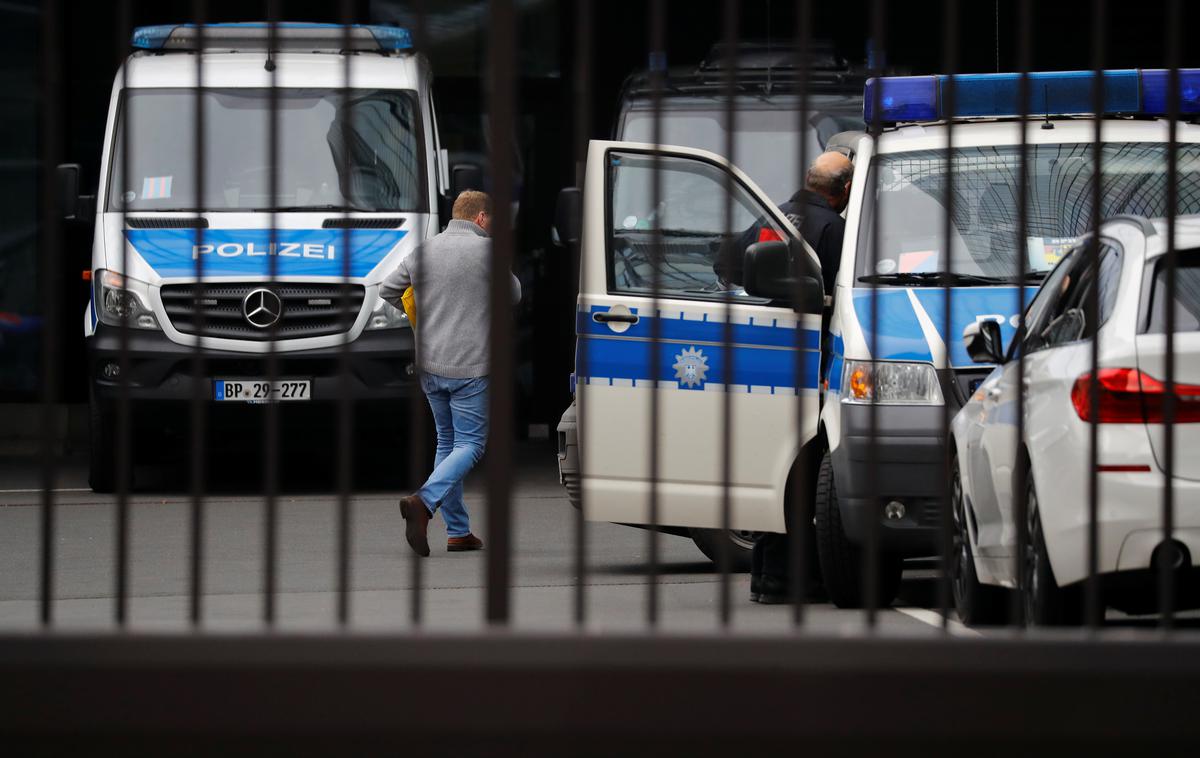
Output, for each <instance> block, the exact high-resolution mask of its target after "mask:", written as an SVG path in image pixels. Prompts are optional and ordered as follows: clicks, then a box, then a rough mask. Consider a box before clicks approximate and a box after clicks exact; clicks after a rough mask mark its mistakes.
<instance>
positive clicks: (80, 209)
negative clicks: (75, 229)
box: [57, 163, 96, 223]
mask: <svg viewBox="0 0 1200 758" xmlns="http://www.w3.org/2000/svg"><path fill="white" fill-rule="evenodd" d="M57 173H58V207H59V210H60V212H61V213H62V217H63V219H65V220H67V221H79V222H81V223H91V222H92V221H95V220H96V215H95V207H94V203H95V202H96V196H95V195H80V194H79V185H80V180H79V177H80V173H81V169H80V166H79V164H78V163H62V164H59V166H58V171H57Z"/></svg>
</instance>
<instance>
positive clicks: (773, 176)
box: [617, 94, 865, 205]
mask: <svg viewBox="0 0 1200 758" xmlns="http://www.w3.org/2000/svg"><path fill="white" fill-rule="evenodd" d="M734 106H735V108H736V109H737V114H736V116H735V118H734V143H733V159H732V160H733V162H734V163H735V164H737V166H738V168H740V169H742V170H743V171H745V172H746V175H747V176H749V177H750V178H752V179H753V180H754V183H755V184H757V185H758V186H759V187H760V188H762V191H763V192H765V193H766V194H767V196H768V197H769V198H771V201H772V202H774V203H775V204H777V205H779V204H782V203H784V202H787V200H788V199H789V198H790V197H791V196H792V195H794V194H795V193H796V191H797V190H799V189H800V187H799V186H798V185H799V183H800V141H799V140H798V139H796V133H797V129H796V127H797V125H798V124H799V123H800V104H799V101H798V100H797V99H796V98H795V97H775V98H772V99H770V100H767V99H766V98H762V97H741V98H737V99H736V100H735V102H734ZM661 116H662V123H661V129H662V138H661V141H660V144H663V145H680V146H683V147H695V148H699V149H701V150H708V151H709V152H713V153H716V154H718V155H725V151H726V150H727V149H728V147H727V144H726V143H727V139H728V138H727V135H728V130H727V129H726V128H725V101H724V100H722V99H719V98H696V99H691V98H678V97H676V98H667V99H665V100H664V102H663V110H662V114H661ZM864 128H865V126H864V124H863V120H862V95H861V94H858V95H853V96H851V95H813V96H811V97H810V98H809V103H808V110H807V127H806V128H805V129H804V139H805V154H806V155H807V156H808V160H809V161H811V160H812V159H813V158H816V157H817V156H818V155H820V154H821V153H822V152H824V150H825V144H826V143H827V142H828V141H829V138H830V137H832V136H833V135H835V134H837V133H839V132H844V131H853V130H861V129H864ZM617 139H619V140H623V141H627V142H648V143H653V142H654V111H653V110H652V109H651V108H650V107H649V104H648V103H644V102H641V101H638V102H637V104H636V107H635V108H631V109H630V110H629V111H628V112H627V113H626V115H625V119H624V122H623V124H622V129H621V133H620V134H618V135H617Z"/></svg>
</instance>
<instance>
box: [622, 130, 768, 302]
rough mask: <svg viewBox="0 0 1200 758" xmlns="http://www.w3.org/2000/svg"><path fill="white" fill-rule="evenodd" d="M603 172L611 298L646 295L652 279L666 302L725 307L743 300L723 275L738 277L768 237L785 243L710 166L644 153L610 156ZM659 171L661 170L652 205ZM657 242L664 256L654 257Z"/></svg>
mask: <svg viewBox="0 0 1200 758" xmlns="http://www.w3.org/2000/svg"><path fill="white" fill-rule="evenodd" d="M656 164H657V165H656ZM608 167H609V171H608V182H609V184H608V187H609V198H610V205H609V213H610V218H609V224H608V227H609V233H608V252H609V255H608V277H609V289H610V291H612V292H621V293H627V294H637V295H649V294H651V293H652V292H653V290H654V285H655V272H657V274H658V279H659V281H658V285H659V291H660V293H661V294H662V295H663V296H666V297H673V296H677V297H692V298H695V297H713V298H720V299H724V298H725V297H726V293H728V292H732V293H733V294H734V295H736V296H738V297H746V295H745V292H744V291H743V290H741V289H740V287H738V286H737V285H735V284H732V282H737V281H740V276H738V275H736V272H735V273H732V274H730V273H726V269H728V268H730V267H733V268H735V269H737V271H739V272H740V267H741V261H742V259H743V258H744V256H745V252H746V251H745V248H746V247H747V246H748V245H749V244H752V243H753V242H755V241H757V237H756V235H762V234H764V233H765V232H766V230H767V229H769V230H770V231H771V232H773V233H774V235H775V239H785V238H786V235H785V233H784V232H783V230H782V229H781V228H779V227H778V226H777V225H776V224H775V222H774V221H773V220H770V219H769V218H768V217H767V210H766V209H765V208H764V207H763V206H762V205H760V204H759V203H758V202H757V201H756V200H755V199H754V198H753V197H751V195H750V193H749V192H748V191H747V190H746V188H745V187H743V186H742V185H741V184H740V183H738V182H736V181H730V176H729V174H728V173H727V172H726V171H725V169H723V168H721V167H720V166H717V165H714V164H712V163H709V162H708V161H705V160H702V159H698V158H687V157H681V156H670V155H663V156H659V157H658V159H657V161H656V159H655V157H654V156H653V155H649V154H646V153H632V152H615V151H614V152H610V153H609V161H608ZM656 168H658V169H659V170H660V171H659V175H658V177H659V178H658V182H659V189H658V203H657V204H655V202H654V198H655V195H654V185H653V181H654V172H655V169H656ZM730 185H732V186H730ZM727 214H728V218H727ZM760 229H761V231H757V232H756V235H748V232H749V231H752V230H760ZM659 235H661V237H660V236H659ZM768 236H769V235H768ZM750 237H756V238H755V239H750ZM656 239H657V240H658V241H660V242H661V245H662V247H661V251H660V252H661V254H656V253H655V243H656ZM656 261H657V265H656Z"/></svg>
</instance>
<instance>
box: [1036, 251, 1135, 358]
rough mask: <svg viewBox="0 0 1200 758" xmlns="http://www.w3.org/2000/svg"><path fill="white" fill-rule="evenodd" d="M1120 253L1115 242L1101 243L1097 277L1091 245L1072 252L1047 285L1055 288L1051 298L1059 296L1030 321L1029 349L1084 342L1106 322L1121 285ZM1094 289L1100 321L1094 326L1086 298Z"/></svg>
mask: <svg viewBox="0 0 1200 758" xmlns="http://www.w3.org/2000/svg"><path fill="white" fill-rule="evenodd" d="M1121 253H1122V250H1121V247H1120V246H1119V245H1118V244H1117V243H1116V242H1113V241H1111V240H1102V241H1101V243H1100V249H1099V255H1100V265H1099V271H1098V275H1097V272H1096V271H1095V270H1094V267H1093V265H1092V260H1091V245H1089V244H1086V243H1085V244H1083V245H1080V246H1079V247H1077V248H1076V249H1075V250H1074V251H1072V254H1071V259H1070V260H1069V261H1068V262H1067V263H1066V264H1065V265H1064V266H1061V267H1060V268H1059V270H1056V271H1055V276H1053V277H1051V280H1048V281H1047V282H1046V286H1047V287H1054V288H1055V290H1051V296H1052V297H1053V296H1054V292H1055V291H1057V293H1058V294H1057V297H1055V298H1054V299H1053V300H1051V301H1048V302H1047V303H1046V304H1045V306H1044V311H1043V312H1040V313H1038V314H1037V315H1036V317H1035V320H1031V322H1030V324H1031V326H1030V335H1029V340H1028V344H1029V346H1030V349H1031V350H1040V349H1045V348H1049V347H1056V346H1058V345H1065V344H1069V343H1071V342H1077V341H1079V340H1081V339H1085V338H1087V337H1090V336H1091V335H1092V333H1093V332H1094V331H1095V329H1096V328H1098V326H1100V325H1103V324H1104V323H1105V322H1106V321H1107V320H1108V317H1109V316H1110V315H1112V311H1113V308H1114V307H1115V305H1116V299H1117V291H1118V288H1119V287H1120V283H1121V262H1122V254H1121ZM1093 290H1098V298H1099V313H1098V315H1099V319H1098V321H1097V322H1096V323H1095V324H1091V323H1089V321H1088V310H1089V298H1090V297H1091V296H1092V292H1093Z"/></svg>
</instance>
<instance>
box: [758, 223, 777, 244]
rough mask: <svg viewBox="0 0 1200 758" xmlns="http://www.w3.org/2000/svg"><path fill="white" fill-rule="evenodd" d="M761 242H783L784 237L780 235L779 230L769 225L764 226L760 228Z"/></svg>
mask: <svg viewBox="0 0 1200 758" xmlns="http://www.w3.org/2000/svg"><path fill="white" fill-rule="evenodd" d="M758 241H759V242H783V237H780V236H779V232H777V231H775V230H774V229H772V228H771V227H769V226H764V227H762V228H761V229H759V230H758Z"/></svg>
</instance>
